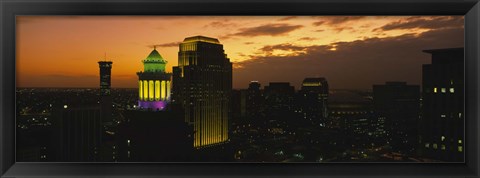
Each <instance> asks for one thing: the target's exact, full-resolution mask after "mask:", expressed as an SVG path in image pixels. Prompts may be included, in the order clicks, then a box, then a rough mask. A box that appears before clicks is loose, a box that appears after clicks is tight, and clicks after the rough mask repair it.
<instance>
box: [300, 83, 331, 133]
mask: <svg viewBox="0 0 480 178" xmlns="http://www.w3.org/2000/svg"><path fill="white" fill-rule="evenodd" d="M297 103H298V106H299V112H300V113H301V114H303V118H304V119H306V120H308V122H311V123H312V124H313V125H315V126H320V127H325V126H326V122H327V118H328V111H327V108H328V82H327V80H326V79H325V78H305V79H304V80H303V82H302V88H301V89H300V91H299V92H298V97H297Z"/></svg>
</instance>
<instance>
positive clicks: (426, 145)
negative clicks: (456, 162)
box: [425, 143, 463, 152]
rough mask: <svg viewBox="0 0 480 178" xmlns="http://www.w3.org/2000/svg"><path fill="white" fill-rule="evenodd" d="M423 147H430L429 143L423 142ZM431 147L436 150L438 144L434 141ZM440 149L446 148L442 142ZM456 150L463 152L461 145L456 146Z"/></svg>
mask: <svg viewBox="0 0 480 178" xmlns="http://www.w3.org/2000/svg"><path fill="white" fill-rule="evenodd" d="M425 148H430V143H425ZM432 148H433V149H435V150H436V149H438V145H437V144H436V143H434V144H433V145H432ZM440 149H442V150H446V146H445V145H444V144H442V145H440ZM457 151H458V152H463V146H461V145H460V146H457Z"/></svg>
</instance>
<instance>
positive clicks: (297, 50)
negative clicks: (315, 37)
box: [260, 43, 307, 55]
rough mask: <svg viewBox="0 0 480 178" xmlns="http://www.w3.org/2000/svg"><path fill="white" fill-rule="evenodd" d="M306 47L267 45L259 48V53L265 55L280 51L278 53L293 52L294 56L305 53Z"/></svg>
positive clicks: (286, 44) (287, 44)
mask: <svg viewBox="0 0 480 178" xmlns="http://www.w3.org/2000/svg"><path fill="white" fill-rule="evenodd" d="M306 48H307V47H303V46H296V45H293V44H289V43H285V44H278V45H268V46H264V47H262V48H260V51H262V52H264V53H265V54H267V55H270V54H272V52H273V51H275V50H280V51H289V52H293V53H295V54H298V53H301V52H303V51H305V49H306Z"/></svg>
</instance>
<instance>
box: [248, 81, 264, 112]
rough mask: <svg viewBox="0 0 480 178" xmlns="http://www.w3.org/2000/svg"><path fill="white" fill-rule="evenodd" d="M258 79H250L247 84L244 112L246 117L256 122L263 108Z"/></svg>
mask: <svg viewBox="0 0 480 178" xmlns="http://www.w3.org/2000/svg"><path fill="white" fill-rule="evenodd" d="M260 86H261V85H260V83H258V81H252V82H250V84H248V89H247V96H246V104H245V105H246V113H247V118H248V119H250V120H253V121H256V122H258V119H260V118H261V115H262V112H263V109H264V106H263V104H264V98H263V93H262V90H261V88H260Z"/></svg>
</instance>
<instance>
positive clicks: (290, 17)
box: [278, 16, 297, 21]
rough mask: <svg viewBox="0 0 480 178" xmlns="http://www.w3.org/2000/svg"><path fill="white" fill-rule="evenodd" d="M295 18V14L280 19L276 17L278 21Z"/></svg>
mask: <svg viewBox="0 0 480 178" xmlns="http://www.w3.org/2000/svg"><path fill="white" fill-rule="evenodd" d="M295 18H297V16H287V17H283V18H281V19H278V21H287V20H291V19H295Z"/></svg>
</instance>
